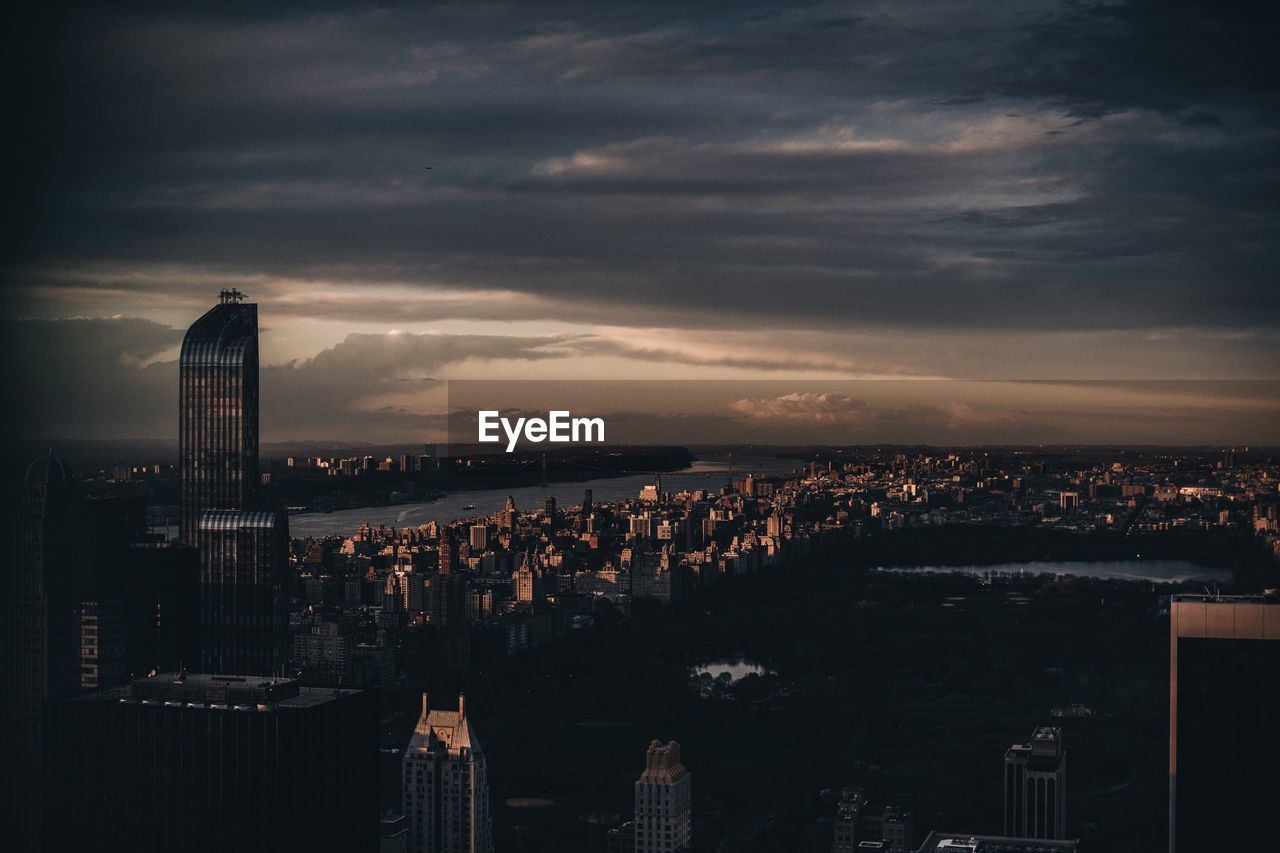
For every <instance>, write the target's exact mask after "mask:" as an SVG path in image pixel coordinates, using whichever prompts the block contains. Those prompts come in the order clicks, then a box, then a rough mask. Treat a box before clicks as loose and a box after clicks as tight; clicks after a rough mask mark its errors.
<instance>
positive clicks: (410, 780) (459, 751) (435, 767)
mask: <svg viewBox="0 0 1280 853" xmlns="http://www.w3.org/2000/svg"><path fill="white" fill-rule="evenodd" d="M401 774H402V777H401V785H402V790H403V793H404V810H405V816H406V817H407V818H408V819H409V850H410V851H411V853H492V851H493V825H492V820H491V817H490V812H489V779H488V773H487V770H486V764H485V758H484V751H483V750H482V749H481V748H480V742H479V740H478V739H477V738H476V734H475V731H474V730H473V729H472V728H471V723H470V722H469V721H468V720H467V706H466V700H465V699H464V698H463V697H462V696H459V697H458V709H457V710H456V711H443V710H435V711H433V710H431V708H430V707H429V706H428V704H427V694H425V693H424V694H422V715H421V716H420V717H419V718H418V725H417V727H416V728H415V729H414V732H413V737H412V738H411V739H410V740H409V746H408V747H407V748H406V749H405V752H404V757H403V759H402V760H401Z"/></svg>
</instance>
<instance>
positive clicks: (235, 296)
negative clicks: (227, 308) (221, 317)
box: [218, 287, 244, 305]
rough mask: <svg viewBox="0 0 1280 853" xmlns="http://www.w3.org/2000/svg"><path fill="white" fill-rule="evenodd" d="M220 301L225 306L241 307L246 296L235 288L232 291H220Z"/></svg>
mask: <svg viewBox="0 0 1280 853" xmlns="http://www.w3.org/2000/svg"><path fill="white" fill-rule="evenodd" d="M218 301H219V302H221V303H222V304H223V305H239V304H240V303H241V302H243V301H244V294H243V293H241V292H240V291H238V290H236V289H235V288H234V287H233V288H231V289H230V290H220V291H218Z"/></svg>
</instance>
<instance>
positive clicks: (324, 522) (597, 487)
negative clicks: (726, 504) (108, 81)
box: [289, 454, 801, 537]
mask: <svg viewBox="0 0 1280 853" xmlns="http://www.w3.org/2000/svg"><path fill="white" fill-rule="evenodd" d="M800 464H801V462H800V461H799V460H796V459H778V458H775V457H772V456H738V455H735V456H734V457H733V466H732V468H730V466H729V459H728V457H727V456H726V455H723V454H709V455H707V456H705V457H704V458H700V459H698V460H696V461H695V462H694V463H693V465H691V466H690V467H688V468H685V469H684V470H681V471H669V472H666V473H664V474H662V489H663V491H667V492H672V493H675V492H679V491H693V490H695V489H707V490H718V489H719V488H720V487H721V486H723V485H725V484H726V483H728V482H729V478H730V476H732V477H733V478H735V479H739V480H740V479H742V478H743V477H744V476H746V475H747V474H754V475H755V476H757V477H767V476H772V477H777V476H784V475H786V474H788V473H789V472H790V471H791V470H792V469H793V468H795V467H796V466H798V465H800ZM653 481H654V475H653V474H633V475H628V476H625V477H604V478H601V479H598V480H583V481H581V482H577V483H550V484H548V485H547V486H546V487H545V488H544V487H543V486H523V487H519V488H508V489H486V490H481V491H472V492H452V493H450V494H448V495H445V496H444V497H442V498H440V499H439V500H435V501H421V502H417V503H404V504H395V505H394V506H372V507H361V508H359V509H343V510H337V511H335V512H299V513H293V514H291V515H290V516H289V535H290V536H296V537H304V536H313V537H318V536H350V535H351V534H353V533H355V532H356V531H357V530H359V529H360V525H362V524H366V523H367V524H369V525H370V526H371V527H377V526H378V525H386V526H388V527H417V526H418V525H419V524H426V523H427V522H430V521H435V522H438V523H444V522H448V521H453V520H454V519H458V518H474V517H478V516H485V515H489V514H490V513H493V512H497V511H498V510H500V509H502V507H503V506H505V505H506V502H507V497H508V496H510V497H512V498H513V499H514V500H515V502H516V506H517V507H519V508H520V509H521V510H530V509H537V508H540V507H542V506H543V504H544V503H545V502H546V499H547V496H548V495H551V496H553V497H555V499H556V503H558V504H559V505H560V506H574V505H577V504H580V503H582V493H583V492H584V491H585V490H586V489H590V490H591V499H592V500H593V501H595V502H597V503H601V502H610V501H620V500H625V499H627V498H634V497H637V496H639V494H640V489H641V487H643V486H646V485H649V484H651V483H653ZM468 504H475V507H476V508H475V509H465V507H466V506H467V505H468Z"/></svg>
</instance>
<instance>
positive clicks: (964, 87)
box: [4, 0, 1280, 441]
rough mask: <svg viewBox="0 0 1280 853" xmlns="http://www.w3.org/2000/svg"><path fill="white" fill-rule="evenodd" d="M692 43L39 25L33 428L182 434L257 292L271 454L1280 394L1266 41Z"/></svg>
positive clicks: (397, 28)
mask: <svg viewBox="0 0 1280 853" xmlns="http://www.w3.org/2000/svg"><path fill="white" fill-rule="evenodd" d="M691 5H693V4H684V3H673V4H670V5H665V4H662V3H657V2H637V3H632V4H625V3H608V2H584V3H568V2H541V3H519V4H504V3H462V4H458V5H447V4H432V5H403V6H401V5H394V4H390V5H387V4H380V5H376V6H374V5H370V6H362V5H359V4H354V3H341V4H332V5H331V6H330V8H328V9H327V10H325V9H323V8H322V7H321V8H320V10H319V11H317V7H316V6H314V5H311V6H310V8H309V9H308V10H306V11H303V10H300V9H297V8H294V7H291V6H289V5H286V4H273V3H233V4H222V5H221V6H219V7H217V8H214V7H202V6H200V5H198V4H184V5H181V6H180V8H179V7H175V8H174V9H173V10H171V11H151V12H126V11H121V10H118V9H117V10H115V11H110V10H104V9H101V8H93V9H88V8H85V9H80V8H76V7H63V8H56V9H55V8H49V9H46V10H45V11H42V12H40V13H37V14H36V16H35V17H34V18H32V19H31V20H30V21H29V22H28V24H27V26H25V27H21V28H17V27H15V31H20V32H21V33H22V41H21V42H20V43H18V44H16V45H14V46H12V47H11V48H10V49H9V52H8V53H9V55H8V57H7V59H6V62H8V63H9V65H10V67H9V68H8V69H7V73H8V77H9V79H10V81H11V84H12V86H13V91H14V92H16V93H17V97H16V99H15V100H14V103H13V106H12V108H11V116H13V117H16V118H17V121H15V122H14V123H13V124H12V125H11V127H12V128H17V132H16V133H15V134H14V137H15V138H13V139H11V140H10V142H11V146H10V147H11V149H12V153H11V155H10V156H11V163H10V179H11V180H10V183H11V191H10V193H9V208H10V211H11V213H16V214H17V215H16V216H15V217H14V221H13V222H11V224H10V225H9V227H8V229H7V231H6V233H5V238H4V239H5V243H6V251H5V256H4V260H5V263H4V295H5V302H4V324H5V330H4V331H5V340H6V346H7V348H8V352H7V353H6V355H7V358H6V363H7V365H8V366H9V377H8V378H9V382H10V384H11V387H14V388H16V389H17V391H18V392H19V393H21V394H22V395H23V397H22V399H25V400H28V401H30V405H29V406H26V407H24V409H23V412H22V414H21V416H20V420H19V423H18V431H19V432H20V433H22V434H25V435H28V436H41V437H43V436H50V437H55V436H62V437H70V436H76V437H107V438H121V437H147V438H163V437H171V436H173V435H174V434H175V433H176V413H175V406H176V387H177V372H176V365H175V359H176V351H177V346H178V344H179V343H180V341H181V337H182V333H183V331H184V330H185V328H186V326H187V325H188V324H190V322H191V321H192V320H194V319H195V318H196V317H197V316H198V315H199V314H200V313H201V312H202V311H203V310H204V309H205V308H206V307H207V306H208V305H209V304H211V303H212V302H213V301H215V300H216V295H217V291H218V290H219V289H221V288H224V287H230V286H235V287H238V288H240V289H241V290H243V291H244V292H246V293H247V294H248V295H249V297H250V298H251V299H252V300H254V301H256V302H258V303H259V304H260V315H261V321H262V324H263V327H264V331H263V337H262V346H263V354H264V365H266V366H265V367H264V370H263V383H264V400H263V420H264V424H263V426H264V438H265V439H267V440H283V439H299V438H315V439H356V438H363V439H371V440H405V441H408V440H414V439H417V438H420V437H423V436H424V435H426V434H427V433H429V432H430V431H431V430H432V429H433V428H434V426H433V425H436V421H435V420H434V419H433V414H434V413H438V411H439V407H440V404H441V393H442V391H441V389H442V387H443V386H442V385H441V384H440V383H441V381H442V380H446V379H460V378H461V379H476V378H492V377H502V378H539V379H542V378H548V377H563V378H574V379H582V378H615V379H637V378H644V379H671V378H681V379H688V378H699V379H711V378H715V379H769V380H771V381H775V380H787V379H795V380H797V381H799V380H805V381H807V382H808V384H806V385H805V386H804V387H805V388H806V389H808V390H805V391H799V390H797V391H794V392H788V391H786V390H785V389H781V390H780V391H779V393H776V394H773V395H771V396H767V397H753V396H751V395H747V396H744V397H739V398H735V400H734V401H733V402H732V403H731V404H729V407H728V408H726V409H725V410H724V411H722V412H720V413H719V414H722V415H725V416H727V417H738V418H740V419H758V418H762V417H765V418H767V417H771V416H774V415H777V417H778V418H781V419H782V420H781V421H780V422H785V418H786V416H785V415H783V414H778V413H777V411H776V410H777V407H778V406H779V405H782V404H779V403H778V402H777V401H778V400H790V401H791V402H790V403H788V404H787V405H793V404H794V405H793V407H794V406H801V407H806V406H807V407H812V405H813V401H814V400H815V399H817V400H821V399H822V398H821V395H822V394H823V393H830V394H833V395H835V394H836V392H835V391H832V392H824V391H823V390H822V388H821V386H814V385H813V383H812V381H811V380H826V379H829V380H833V381H834V380H843V379H850V378H859V379H861V378H920V377H949V378H982V379H1054V380H1099V379H1125V380H1135V379H1136V380H1146V379H1161V380H1168V379H1272V380H1274V379H1280V358H1278V357H1277V356H1280V292H1278V288H1277V275H1276V272H1275V270H1276V267H1277V260H1280V258H1278V257H1277V256H1278V254H1280V252H1278V251H1277V246H1280V172H1278V170H1277V163H1280V109H1277V107H1278V106H1280V104H1278V101H1280V95H1278V93H1277V90H1276V89H1275V87H1274V86H1273V85H1271V83H1270V81H1271V80H1273V79H1275V78H1277V77H1280V73H1278V72H1280V68H1277V67H1276V66H1277V64H1278V63H1277V59H1276V57H1277V53H1276V51H1275V50H1274V38H1275V35H1276V32H1277V29H1276V27H1275V26H1274V24H1275V21H1274V20H1263V19H1260V18H1258V16H1257V13H1256V12H1254V11H1250V10H1249V7H1250V6H1251V5H1253V4H1230V3H1214V4H1201V3H1190V2H1181V0H1151V2H1147V1H1146V0H1139V1H1138V2H1102V3H1087V2H1054V1H1052V0H1011V2H1004V3H993V2H987V1H986V0H983V2H967V1H966V0H946V1H945V2H942V0H940V1H939V2H923V0H907V2H831V3H828V2H822V3H802V4H796V5H788V6H757V5H753V4H749V3H739V2H735V3H706V4H696V8H689V7H690V6H691ZM1233 7H1234V8H1233ZM154 8H156V9H162V8H164V7H163V5H160V6H156V7H154ZM428 167H430V168H428ZM896 384H900V383H895V385H896ZM771 387H772V386H771ZM797 387H799V386H797ZM1009 387H1010V388H1014V389H1016V388H1019V387H1025V386H1016V385H1015V386H1009ZM775 390H778V389H775ZM841 393H843V392H841ZM1009 393H1010V396H1009V398H1008V400H1005V401H1001V400H1000V399H994V398H993V399H987V400H984V403H983V405H984V406H986V407H989V410H990V411H991V412H993V413H997V414H998V413H999V411H1001V409H1002V407H1004V408H1008V407H1010V406H1012V405H1013V404H1014V403H1015V402H1017V400H1018V399H1019V395H1021V394H1022V393H1023V392H1022V391H1010V392H1009ZM806 394H808V395H812V396H810V397H806V396H804V395H806ZM1256 396H1257V395H1256V394H1254V395H1251V396H1250V400H1251V402H1250V403H1249V405H1248V406H1247V407H1246V408H1245V410H1242V411H1246V414H1244V415H1241V416H1240V417H1242V418H1245V420H1243V421H1234V422H1230V423H1227V427H1226V431H1227V432H1230V431H1231V429H1233V428H1234V427H1233V426H1232V424H1234V425H1235V426H1236V427H1238V426H1240V425H1241V424H1243V423H1246V422H1247V420H1248V418H1250V417H1252V415H1249V414H1247V412H1256V411H1257V406H1258V405H1261V406H1262V407H1263V409H1264V410H1265V409H1266V406H1265V401H1263V403H1258V402H1257V401H1256V400H1255V399H1254V397H1256ZM828 399H829V400H838V399H842V398H840V397H838V395H837V396H831V397H829V398H828ZM1136 399H1137V398H1134V399H1132V400H1129V402H1128V403H1123V402H1120V403H1117V401H1116V399H1114V398H1112V397H1108V396H1105V395H1103V396H1099V397H1097V398H1095V402H1096V404H1097V407H1098V410H1099V411H1105V407H1106V406H1115V405H1129V404H1132V405H1138V403H1137V402H1136ZM752 400H754V401H756V402H755V403H754V404H752V403H750V401H752ZM744 401H746V402H744ZM952 402H960V401H952ZM861 404H862V401H861V400H857V399H852V398H848V399H845V402H844V403H843V404H842V405H846V406H852V407H853V408H854V409H856V408H857V407H858V406H859V405H861ZM825 405H826V404H819V408H822V407H823V406H825ZM940 405H941V406H943V407H942V408H941V409H939V411H943V412H945V411H946V409H945V405H944V404H940ZM964 405H968V404H967V403H965V404H964ZM732 406H737V408H736V409H735V408H732ZM748 409H750V411H748ZM1268 411H1270V410H1268ZM936 414H937V413H936V412H935V415H936ZM995 416H996V415H993V417H995ZM1233 417H1234V416H1233ZM931 422H936V424H941V426H937V428H936V434H937V435H938V438H937V439H936V440H938V441H942V440H945V438H946V437H947V427H946V426H945V425H946V424H948V423H951V422H952V421H951V420H950V419H948V418H946V417H941V418H938V417H935V418H934V421H931ZM1006 423H1007V421H1006ZM1170 423H1171V421H1170V420H1169V415H1168V413H1167V412H1164V410H1162V414H1161V416H1160V417H1159V418H1153V419H1152V421H1151V425H1150V429H1149V433H1150V434H1149V438H1150V440H1158V439H1160V438H1162V437H1172V438H1178V437H1179V436H1178V435H1177V434H1175V433H1171V432H1169V428H1170ZM1272 423H1274V419H1273V420H1272ZM1139 432H1141V431H1140V430H1139V431H1138V432H1133V433H1131V431H1129V427H1126V431H1125V432H1124V436H1125V437H1128V438H1131V437H1133V436H1137V435H1138V433H1139ZM931 434H933V433H931ZM1196 435H1200V433H1196ZM965 436H966V439H967V440H980V439H981V438H982V437H983V435H982V433H981V431H980V430H979V431H978V432H972V433H965ZM1117 437H1118V436H1117ZM890 438H892V436H885V437H883V438H879V439H877V440H886V439H890ZM1273 438H1275V439H1276V440H1280V436H1274V437H1273ZM1218 440H1222V441H1227V440H1230V436H1229V435H1226V434H1224V435H1223V436H1222V437H1221V439H1218Z"/></svg>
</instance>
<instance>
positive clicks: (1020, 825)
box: [1004, 726, 1067, 839]
mask: <svg viewBox="0 0 1280 853" xmlns="http://www.w3.org/2000/svg"><path fill="white" fill-rule="evenodd" d="M1066 821H1067V752H1066V750H1065V749H1063V748H1062V729H1061V728H1059V727H1058V726H1040V727H1039V728H1037V729H1036V730H1035V731H1034V732H1033V733H1032V734H1031V740H1030V742H1028V743H1015V744H1014V745H1013V746H1010V747H1009V749H1008V750H1007V751H1006V752H1005V754H1004V832H1005V835H1009V836H1013V837H1016V838H1057V839H1062V838H1066V837H1067V833H1066Z"/></svg>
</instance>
